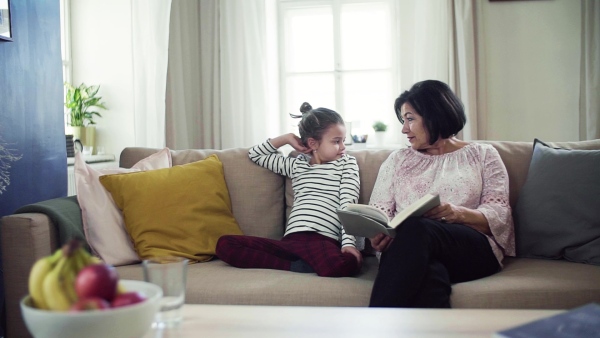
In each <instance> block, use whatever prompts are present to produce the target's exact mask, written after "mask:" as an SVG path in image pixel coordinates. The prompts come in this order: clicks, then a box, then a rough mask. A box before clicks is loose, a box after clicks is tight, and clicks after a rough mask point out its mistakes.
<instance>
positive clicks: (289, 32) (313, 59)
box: [283, 6, 334, 72]
mask: <svg viewBox="0 0 600 338" xmlns="http://www.w3.org/2000/svg"><path fill="white" fill-rule="evenodd" d="M284 20H285V24H284V26H285V34H284V40H283V44H284V49H285V67H286V71H288V72H314V71H332V70H333V65H334V57H333V48H334V45H333V16H332V14H331V7H329V6H325V7H312V8H299V9H288V10H286V12H285V15H284Z"/></svg>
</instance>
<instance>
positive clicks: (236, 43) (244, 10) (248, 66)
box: [166, 0, 279, 149]
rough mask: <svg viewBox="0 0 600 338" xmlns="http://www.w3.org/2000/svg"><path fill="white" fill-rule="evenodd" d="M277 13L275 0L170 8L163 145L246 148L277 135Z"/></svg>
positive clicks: (211, 1)
mask: <svg viewBox="0 0 600 338" xmlns="http://www.w3.org/2000/svg"><path fill="white" fill-rule="evenodd" d="M274 10H275V2H274V0H249V1H237V0H220V1H219V0H201V1H199V2H198V1H191V0H186V1H183V0H181V1H175V2H173V6H172V13H171V30H172V33H171V36H170V50H169V75H168V80H167V109H166V111H167V129H166V138H167V146H169V147H171V148H174V149H186V148H214V149H226V148H234V147H249V146H252V145H254V144H256V143H259V142H262V141H264V140H265V139H266V138H267V137H272V136H276V135H275V134H276V133H277V132H278V125H279V120H278V114H277V95H278V94H277V93H276V88H277V87H278V86H277V83H276V76H273V74H274V72H275V69H276V68H275V67H276V64H277V63H276V54H275V53H274V52H273V50H274V47H273V40H274V39H273V37H272V36H271V34H272V32H273V30H274V27H272V25H274V24H275V22H274V21H271V20H269V18H274V12H273V11H274ZM270 32H271V33H270Z"/></svg>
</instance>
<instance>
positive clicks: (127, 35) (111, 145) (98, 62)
mask: <svg viewBox="0 0 600 338" xmlns="http://www.w3.org/2000/svg"><path fill="white" fill-rule="evenodd" d="M131 25H132V22H131V0H86V1H71V34H72V37H71V39H72V41H71V47H72V52H71V57H72V60H73V68H72V75H73V83H75V84H79V83H81V82H85V83H86V84H88V85H91V84H94V85H100V92H99V94H100V96H102V100H103V101H104V102H106V105H107V107H108V108H109V109H108V110H102V111H101V114H102V117H101V118H96V119H95V121H96V135H97V136H96V137H97V139H96V144H97V145H99V146H104V148H105V151H106V153H109V154H114V155H115V156H116V157H117V159H118V156H119V154H120V153H121V150H122V149H123V148H125V147H127V146H134V145H135V135H134V113H133V102H132V100H131V98H132V97H133V66H132V57H133V56H132V43H131V39H132V33H131V32H132V30H131Z"/></svg>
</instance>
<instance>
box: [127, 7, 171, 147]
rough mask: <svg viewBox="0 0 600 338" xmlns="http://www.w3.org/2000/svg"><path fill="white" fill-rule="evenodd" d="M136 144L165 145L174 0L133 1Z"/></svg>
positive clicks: (142, 145)
mask: <svg viewBox="0 0 600 338" xmlns="http://www.w3.org/2000/svg"><path fill="white" fill-rule="evenodd" d="M131 7H132V8H131V12H132V40H133V41H132V45H133V60H132V61H133V62H132V63H133V64H132V67H133V73H134V76H133V79H134V80H133V101H134V119H135V120H134V125H135V128H134V129H135V145H136V146H139V147H153V148H162V147H164V146H165V136H164V135H165V84H166V77H167V60H168V46H169V13H170V9H171V0H133V1H132V2H131Z"/></svg>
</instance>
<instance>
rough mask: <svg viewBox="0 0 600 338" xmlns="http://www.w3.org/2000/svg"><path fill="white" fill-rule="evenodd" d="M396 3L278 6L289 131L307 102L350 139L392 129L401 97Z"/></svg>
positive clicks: (304, 0) (330, 1) (288, 1)
mask: <svg viewBox="0 0 600 338" xmlns="http://www.w3.org/2000/svg"><path fill="white" fill-rule="evenodd" d="M394 13H395V8H394V1H389V0H378V1H377V0H371V1H369V0H362V1H359V0H314V1H310V0H280V1H279V30H280V34H279V46H280V47H279V61H280V76H281V78H280V83H281V88H282V90H281V94H280V95H281V97H280V101H281V107H282V114H283V115H284V116H283V117H282V119H283V121H285V123H286V125H285V126H284V130H285V131H292V132H297V128H296V125H297V121H295V122H294V121H293V120H290V118H289V115H288V114H289V113H294V114H297V113H298V112H299V110H298V109H299V108H300V105H301V104H302V102H305V101H306V102H309V103H310V104H311V105H312V106H313V107H315V108H316V107H327V108H331V109H334V110H336V111H337V112H339V113H340V114H341V115H342V116H343V117H344V120H345V121H346V122H351V123H352V134H371V133H372V132H373V129H372V128H371V126H372V124H373V123H374V122H375V121H377V120H381V121H384V122H385V123H388V124H389V123H393V122H394V121H393V118H394V114H393V102H394V99H395V97H396V96H397V89H396V88H397V78H398V76H397V68H398V67H397V65H396V63H395V62H394V60H395V59H396V58H395V55H396V50H397V46H396V41H397V39H396V33H395V31H396V30H395V29H394V26H395V23H394V22H395V21H394Z"/></svg>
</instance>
